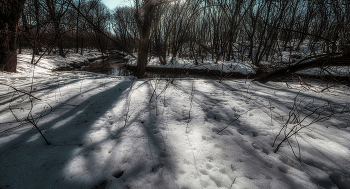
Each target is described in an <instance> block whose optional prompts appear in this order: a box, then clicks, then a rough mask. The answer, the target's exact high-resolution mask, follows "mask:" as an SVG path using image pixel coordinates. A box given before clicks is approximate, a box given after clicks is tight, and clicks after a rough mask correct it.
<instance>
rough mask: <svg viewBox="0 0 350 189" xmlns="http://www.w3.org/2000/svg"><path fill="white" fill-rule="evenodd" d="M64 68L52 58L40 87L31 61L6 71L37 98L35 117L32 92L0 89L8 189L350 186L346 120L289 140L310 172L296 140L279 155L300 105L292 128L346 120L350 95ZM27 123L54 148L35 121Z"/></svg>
mask: <svg viewBox="0 0 350 189" xmlns="http://www.w3.org/2000/svg"><path fill="white" fill-rule="evenodd" d="M72 56H73V57H74V56H75V55H74V54H72ZM66 61H70V60H69V58H68V59H61V60H58V59H55V58H49V57H46V56H44V57H43V59H42V61H41V62H39V64H38V65H37V66H36V68H35V72H34V77H32V76H33V67H32V65H31V64H29V62H30V56H28V57H27V56H26V55H19V65H18V71H19V72H18V73H14V74H13V73H0V83H2V84H6V85H11V86H13V87H16V88H17V89H19V90H21V91H22V92H25V91H26V92H29V91H30V89H32V91H31V94H32V95H33V96H35V97H36V98H39V99H40V100H35V99H34V100H33V107H32V108H31V103H30V101H29V98H28V95H27V94H24V93H21V92H15V91H14V89H12V88H10V87H8V86H6V85H1V86H0V123H1V124H0V160H1V161H0V188H15V189H17V188H131V189H134V188H143V189H144V188H145V189H148V188H149V189H153V188H160V189H164V188H169V189H172V188H174V189H176V188H179V189H195V188H239V189H240V188H249V189H252V188H276V189H281V188H283V189H284V188H300V189H301V188H307V189H310V188H337V187H338V188H349V186H350V161H349V159H350V158H349V157H350V125H349V123H350V116H349V112H343V113H339V114H338V113H337V114H335V115H333V116H332V117H330V118H329V119H328V120H325V121H323V122H317V123H314V124H312V125H310V126H309V127H307V128H304V129H302V130H301V131H300V132H299V134H298V135H296V137H294V136H293V137H291V138H290V140H289V142H290V146H291V147H293V149H294V152H295V153H296V155H297V156H299V153H300V154H301V160H302V162H299V161H298V160H297V159H296V158H295V156H294V155H293V151H292V149H291V147H290V146H289V144H288V142H284V143H283V144H282V146H281V148H280V150H279V151H278V152H277V153H274V152H273V149H274V148H276V145H277V144H278V143H279V142H281V140H282V139H283V137H282V136H284V134H285V133H284V132H282V133H281V136H280V137H278V139H277V142H276V145H275V146H274V147H271V145H272V143H273V141H274V139H275V137H276V135H277V134H278V133H279V131H280V129H281V128H282V126H284V125H285V123H286V121H287V120H288V117H289V116H288V114H289V113H293V112H291V110H292V109H293V104H296V105H297V104H299V102H301V101H303V102H302V103H300V104H301V106H297V107H298V108H299V109H297V111H295V112H294V113H295V114H293V115H292V114H291V117H292V118H296V119H297V120H299V121H295V120H294V121H289V124H286V126H287V130H288V129H290V128H291V127H292V126H294V125H296V124H298V122H299V123H302V125H306V124H308V123H310V122H311V121H313V120H315V119H317V114H313V115H311V116H309V117H307V118H306V119H305V120H303V119H304V117H306V116H307V114H309V113H310V111H312V110H314V109H315V108H317V107H321V106H325V105H326V106H325V107H326V108H325V109H324V112H323V113H321V116H324V115H329V114H330V113H331V112H332V111H334V112H339V111H342V110H343V111H349V107H348V106H347V107H345V108H344V109H343V106H340V105H337V106H336V105H334V106H333V105H332V106H329V104H342V105H345V103H349V102H350V90H349V87H346V86H342V85H338V86H335V87H331V88H329V90H324V92H322V93H321V92H319V91H321V90H322V89H324V88H326V87H327V84H318V83H314V84H313V83H312V86H311V89H308V90H307V89H306V88H308V87H310V86H300V85H299V84H298V83H293V82H290V83H288V86H287V85H286V84H285V83H277V82H276V83H275V82H268V83H267V84H261V83H256V82H251V80H247V81H246V80H241V79H238V80H224V81H221V82H219V81H216V80H205V79H195V80H192V79H176V80H175V81H173V82H172V83H171V82H170V81H169V82H168V81H166V80H135V79H134V78H133V77H119V76H118V77H117V76H107V75H100V74H94V73H88V72H73V71H72V72H51V71H50V70H51V69H52V68H55V66H57V64H64V62H66ZM31 86H32V87H31ZM165 89H166V90H165ZM307 104H308V106H305V105H307ZM327 105H328V106H327ZM301 108H303V109H302V111H299V110H301ZM31 109H32V111H30V110H31ZM11 110H12V112H11ZM321 110H323V109H321ZM299 113H300V114H299ZM317 113H318V112H317ZM30 114H31V115H33V117H34V118H31V117H29V118H30V120H31V121H32V122H33V121H35V123H36V124H37V126H38V127H39V128H40V130H41V131H42V132H43V134H44V135H45V137H46V138H47V139H48V141H49V142H50V143H51V145H46V143H45V141H44V139H43V138H42V137H41V136H40V134H39V132H38V131H37V130H36V129H35V128H33V124H31V123H29V122H28V120H26V118H27V117H28V115H30ZM46 114H47V115H46ZM41 115H45V116H44V117H41ZM14 116H16V117H14ZM39 118H40V119H39ZM16 119H18V120H20V121H21V122H18V121H16ZM224 128H226V129H224ZM298 145H300V151H299V150H298V148H297V147H298Z"/></svg>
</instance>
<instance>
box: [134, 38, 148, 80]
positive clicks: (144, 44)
mask: <svg viewBox="0 0 350 189" xmlns="http://www.w3.org/2000/svg"><path fill="white" fill-rule="evenodd" d="M148 43H149V39H148V38H144V39H140V42H139V51H138V55H137V70H136V73H135V75H136V77H138V78H143V77H144V75H145V72H146V66H147V63H148V61H147V58H148V50H149V49H148Z"/></svg>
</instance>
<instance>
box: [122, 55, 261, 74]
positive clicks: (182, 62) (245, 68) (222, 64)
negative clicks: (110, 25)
mask: <svg viewBox="0 0 350 189" xmlns="http://www.w3.org/2000/svg"><path fill="white" fill-rule="evenodd" d="M128 58H131V57H128ZM167 62H168V63H167V64H166V65H161V64H160V61H159V59H158V58H157V57H152V58H151V59H150V60H149V63H148V64H147V67H161V68H183V69H201V70H218V71H222V72H226V73H228V72H238V73H242V74H245V75H248V74H250V73H251V74H255V73H256V72H255V69H256V67H255V66H254V65H253V64H251V63H249V62H248V61H246V62H235V61H233V60H231V61H221V60H220V61H218V63H217V64H214V63H213V61H210V60H205V61H203V63H201V62H199V63H198V65H195V64H194V60H188V59H184V58H175V59H173V60H172V61H171V58H168V60H167ZM129 64H130V65H133V66H136V65H137V60H135V59H130V61H129Z"/></svg>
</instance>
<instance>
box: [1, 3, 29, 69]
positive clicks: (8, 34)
mask: <svg viewBox="0 0 350 189" xmlns="http://www.w3.org/2000/svg"><path fill="white" fill-rule="evenodd" d="M24 2H25V0H1V1H0V71H8V72H16V68H17V37H18V24H19V19H20V17H21V13H22V10H23V7H24Z"/></svg>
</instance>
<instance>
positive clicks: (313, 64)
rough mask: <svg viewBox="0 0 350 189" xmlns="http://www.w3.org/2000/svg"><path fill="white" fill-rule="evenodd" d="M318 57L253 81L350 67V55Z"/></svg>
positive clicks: (265, 80) (264, 81)
mask: <svg viewBox="0 0 350 189" xmlns="http://www.w3.org/2000/svg"><path fill="white" fill-rule="evenodd" d="M316 57H317V58H316V59H314V60H311V61H307V62H305V61H306V60H309V59H311V57H309V58H307V59H304V60H301V61H300V62H299V63H296V64H293V65H291V66H287V67H284V68H281V69H278V70H276V71H273V72H270V73H267V74H265V75H262V76H259V77H257V78H255V79H254V80H253V81H259V82H261V83H266V82H268V81H271V80H273V79H275V78H277V77H281V76H285V75H288V74H291V73H295V72H297V71H301V70H306V69H310V68H322V67H328V66H350V61H349V60H350V54H343V55H338V56H335V55H332V54H328V55H320V56H316ZM303 62H304V63H303Z"/></svg>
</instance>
